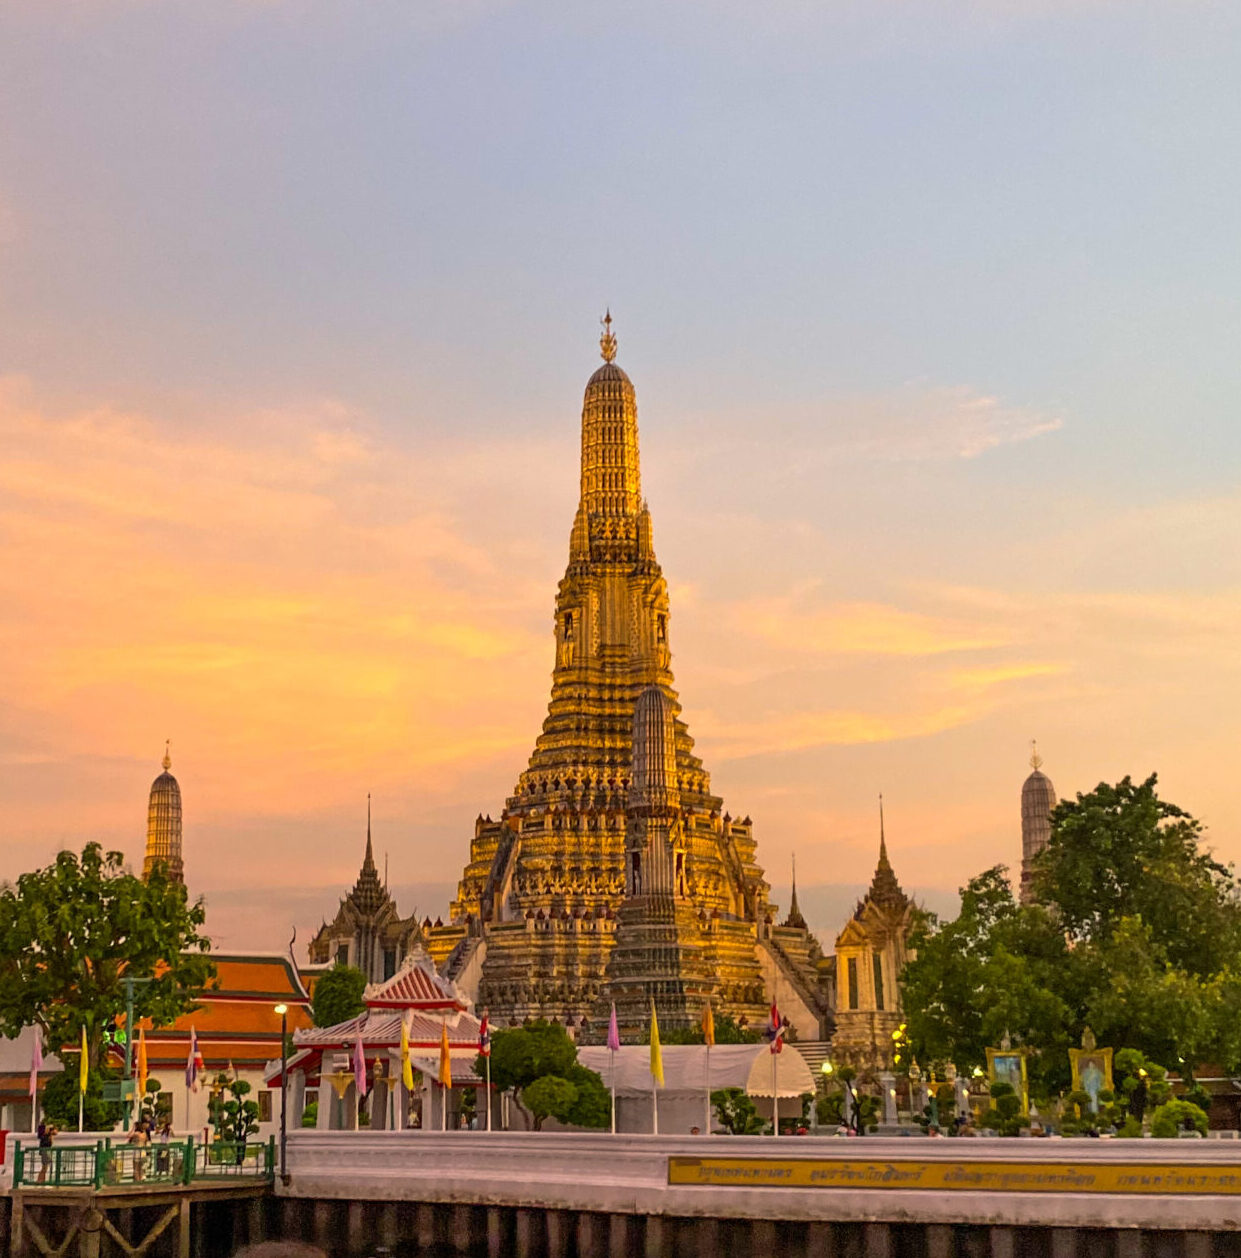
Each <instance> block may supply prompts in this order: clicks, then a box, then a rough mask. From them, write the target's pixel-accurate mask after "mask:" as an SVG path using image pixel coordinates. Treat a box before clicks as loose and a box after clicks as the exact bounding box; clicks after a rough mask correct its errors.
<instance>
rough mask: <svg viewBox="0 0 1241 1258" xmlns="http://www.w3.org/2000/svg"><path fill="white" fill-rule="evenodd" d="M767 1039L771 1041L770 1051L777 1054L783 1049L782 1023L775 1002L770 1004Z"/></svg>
mask: <svg viewBox="0 0 1241 1258" xmlns="http://www.w3.org/2000/svg"><path fill="white" fill-rule="evenodd" d="M767 1038H768V1039H769V1040H770V1041H771V1051H772V1052H773V1053H778V1052H780V1051H781V1050H782V1049H783V1048H784V1022H783V1020H782V1019H781V1017H780V1011H779V1010H778V1009H777V1008H776V1002H775V1001H774V1000H773V1001H772V1002H771V1021H770V1023H769V1024H768V1026H767Z"/></svg>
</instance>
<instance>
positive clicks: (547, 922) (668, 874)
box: [423, 314, 831, 1040]
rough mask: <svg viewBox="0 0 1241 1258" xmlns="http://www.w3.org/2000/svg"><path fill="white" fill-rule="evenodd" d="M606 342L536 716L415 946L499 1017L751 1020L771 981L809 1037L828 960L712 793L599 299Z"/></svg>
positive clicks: (589, 407)
mask: <svg viewBox="0 0 1241 1258" xmlns="http://www.w3.org/2000/svg"><path fill="white" fill-rule="evenodd" d="M600 346H601V349H602V355H603V360H604V361H603V365H602V366H601V367H599V368H598V370H597V371H595V373H594V374H593V375H592V376H591V377H590V379H589V381H588V382H587V385H586V393H585V398H584V401H583V405H582V420H581V496H580V501H579V505H578V509H577V513H576V515H575V517H574V520H573V527H572V530H571V532H570V535H569V563H568V567H567V568H566V570H565V574H564V577H563V579H562V580H561V582H560V586H559V589H558V591H557V596H556V606H555V614H554V618H553V625H552V628H553V639H554V660H555V664H554V669H553V672H552V690H551V701H550V703H549V705H548V713H547V718H546V720H545V721H544V722H543V729H542V732H541V733H540V734H539V735H538V737H537V738H536V740H535V745H534V750H533V752H532V754H531V756H530V760H529V763H528V764H527V766H526V768H525V770H524V771H523V772H522V773H521V774H520V776H519V777H518V779H517V783H516V785H515V787H514V789H513V793H512V795H511V796H510V797H509V798H508V800H507V801H506V802H505V805H504V809H503V811H502V812H501V814H500V816H499V818H498V819H497V820H494V821H493V820H492V819H491V817H490V816H488V817H485V818H484V817H482V816H481V815H480V816H479V818H478V820H477V821H476V822H475V826H474V837H473V840H472V842H471V844H470V856H469V862H468V864H467V865H466V867H465V871H464V873H463V874H462V877H461V880H460V883H459V885H458V890H457V897H456V899H455V900H454V901H453V903H452V905H451V910H450V915H449V921H448V922H447V923H446V924H443V925H440V924H435V925H429V924H428V923H424V924H423V934H424V937H425V945H426V947H427V949H428V951H429V952H430V953H431V955H432V956H433V957H434V958H435V960H436V961H437V962H438V963H439V964H440V965H441V966H442V968H443V970H444V972H445V973H446V974H447V976H448V977H450V978H452V979H454V980H455V981H457V982H458V983H459V984H460V985H461V987H462V988H463V990H465V991H467V992H468V993H469V994H471V995H472V996H474V997H475V998H476V1000H477V1002H478V1004H479V1006H480V1007H485V1008H487V1009H488V1010H489V1011H490V1015H491V1018H492V1021H493V1023H494V1024H496V1025H501V1026H502V1025H504V1024H505V1023H512V1022H521V1021H523V1020H524V1019H526V1018H532V1017H533V1018H537V1017H544V1018H555V1019H557V1020H559V1021H561V1022H564V1023H566V1024H569V1025H579V1024H580V1023H581V1021H582V1019H583V1018H586V1019H588V1020H593V1019H596V1018H597V1017H598V1016H599V1014H600V1011H606V1010H607V1008H608V1006H609V1004H610V1002H611V1001H612V1000H613V999H615V998H617V997H618V996H620V995H621V994H622V993H625V994H626V995H625V998H624V999H623V1000H621V999H618V1001H617V1003H618V1009H619V1007H620V1006H621V1005H622V1004H624V1006H625V1008H626V1009H627V1010H628V1009H630V1007H631V1006H632V1008H633V1011H634V1012H633V1015H632V1018H627V1021H630V1022H633V1021H634V1020H636V1019H637V1017H638V1014H637V1004H638V1002H639V999H640V1000H646V1001H647V1004H646V1010H647V1012H646V1014H645V1015H644V1016H643V1018H642V1022H643V1025H645V1021H646V1018H647V1017H649V996H650V995H651V994H653V995H654V997H655V1000H656V1005H657V1007H658V1010H659V1016H660V1019H661V1022H664V1021H665V1019H666V1020H667V1021H666V1025H668V1026H670V1027H672V1026H683V1025H688V1024H691V1023H692V1024H696V1023H697V1022H698V1020H699V1018H700V1017H701V1014H702V1007H701V1006H702V1002H703V1000H704V999H705V998H706V997H707V996H708V995H709V996H710V997H711V999H712V1000H713V1003H714V1007H715V1010H716V1012H717V1014H718V1013H727V1014H731V1015H733V1016H734V1017H746V1018H748V1019H749V1020H750V1021H751V1022H754V1021H755V1019H756V1018H757V1019H758V1020H759V1021H760V1024H761V1023H763V1022H765V1021H766V1017H767V1011H768V1009H769V1006H770V1004H771V1001H772V999H773V997H774V998H778V1000H779V1001H780V1007H781V1010H782V1011H783V1012H787V1013H788V1014H789V1016H790V1017H791V1019H792V1022H793V1024H794V1027H795V1029H796V1033H797V1034H798V1035H800V1037H801V1038H803V1039H813V1040H819V1039H822V1038H824V1037H825V1035H826V1033H827V1028H828V1025H829V1023H830V1006H831V993H830V980H829V978H828V977H827V976H828V974H829V972H830V967H824V966H820V965H819V961H820V960H821V953H820V950H819V947H818V944H817V942H816V941H815V939H814V937H813V936H812V935H811V934H810V932H809V931H808V930H807V929H806V927H805V924H804V922H800V915H798V918H799V922H800V924H794V923H792V922H791V919H790V921H786V922H785V923H784V924H783V925H781V926H777V925H775V918H776V906H775V905H773V904H772V903H771V900H770V887H769V885H768V883H767V881H766V879H765V877H764V875H763V870H762V868H761V867H760V866H759V864H758V862H757V860H756V855H755V847H756V845H755V840H754V836H753V832H752V829H751V823H750V819H749V817H745V818H744V819H740V820H738V819H735V818H734V817H733V816H731V815H730V814H729V813H728V812H726V811H725V809H724V804H723V801H722V800H721V799H720V798H719V797H718V796H716V795H713V794H712V792H711V779H710V776H709V775H708V773H707V771H706V769H705V768H704V766H703V763H702V761H701V760H700V759H699V758H698V756H696V755H695V754H694V742H693V739H692V738H691V737H690V734H689V729H688V728H687V726H686V723H685V720H684V719H683V716H682V711H681V703H680V700H679V698H678V696H677V692H676V690H675V688H674V683H673V676H672V666H671V658H672V657H671V645H670V644H671V612H670V608H669V603H668V587H667V584H666V583H665V581H664V576H663V573H662V571H661V569H660V566H659V561H658V560H657V559H656V557H655V547H654V540H653V533H652V527H651V515H650V511H649V510H648V508H647V505H646V503H645V501H644V500H643V497H642V485H641V475H640V468H639V460H638V412H637V403H636V398H635V394H634V387H633V384H632V382H631V381H630V379H629V377H628V376H627V375H626V374H625V372H624V371H623V370H622V369H621V368H620V367H619V366H618V365H617V363H616V361H615V359H616V337H615V336H614V335H613V333H612V328H611V316H610V314H609V315H608V316H607V317H606V318H605V320H604V332H603V336H602V337H601V340H600ZM644 692H646V693H647V694H648V695H650V696H651V697H650V698H648V699H647V700H646V701H645V703H646V709H647V710H646V716H645V718H644V719H645V720H647V722H648V725H649V730H650V732H651V737H652V738H654V739H655V740H656V742H657V743H658V746H657V748H656V747H655V745H654V744H652V749H651V756H650V757H648V759H647V761H646V762H645V763H646V764H647V766H648V768H650V769H651V771H652V772H654V771H655V768H656V767H657V774H656V776H657V777H658V786H652V785H651V781H652V779H651V778H650V776H649V774H648V777H647V784H646V786H645V787H643V788H642V789H641V790H639V791H638V792H635V790H634V786H635V783H634V781H633V777H634V772H635V768H634V721H635V705H636V702H637V700H638V697H639V696H640V695H643V694H644ZM639 715H641V714H639ZM651 757H654V758H653V759H652V758H651ZM652 792H653V793H652ZM656 798H657V801H658V807H656V806H655V803H653V802H652V801H653V800H656ZM635 810H636V811H635ZM652 810H653V811H652ZM653 828H654V829H656V830H659V831H660V838H659V843H658V844H657V845H656V846H657V848H658V851H659V852H660V853H662V855H660V856H659V857H658V859H657V860H656V861H655V865H654V866H652V865H650V864H646V865H644V864H643V861H644V860H645V861H650V860H652V859H655V858H654V857H653V856H652V855H651V852H652V851H653V850H654V849H650V847H649V844H650V842H651V840H652V834H651V831H652V829H653ZM627 835H628V836H629V838H628V852H627V837H626V836H627ZM644 853H646V855H644ZM668 862H671V863H668ZM665 866H666V867H665ZM652 878H658V879H659V882H658V884H657V886H658V891H659V894H660V896H661V897H663V899H662V900H661V903H660V906H659V910H658V912H659V914H662V915H663V918H666V919H667V920H662V919H661V920H662V924H661V925H660V927H659V929H658V930H655V929H653V928H652V927H651V916H650V914H651V911H652V910H653V905H652V904H651V903H646V904H645V905H644V906H640V905H638V904H636V903H635V902H634V896H635V894H637V895H639V896H641V895H643V894H645V893H644V892H643V890H642V888H643V887H645V888H646V891H647V892H649V891H650V890H651V888H652V886H653V884H652V882H651V881H650V880H651V879H652ZM643 880H645V882H644V881H643ZM665 884H667V885H665ZM635 887H637V889H638V890H637V891H636V892H635ZM644 914H645V917H644V916H643V915H644ZM657 916H658V914H657ZM643 921H645V923H646V924H645V925H643V924H642V923H643ZM635 932H636V933H635ZM644 932H645V933H644ZM661 932H662V935H661ZM669 932H671V933H669ZM664 936H667V937H666V938H664ZM644 938H645V942H643V940H644ZM659 938H662V939H663V942H662V943H658V942H657V940H658V939H659ZM670 941H671V942H672V943H673V946H672V947H671V952H670V953H668V952H665V953H664V954H662V955H661V956H660V957H659V958H656V956H655V951H658V949H659V948H660V947H664V946H665V945H668V944H669V943H670ZM670 956H671V958H672V961H671V969H669V964H670V961H669V957H670ZM640 993H645V994H640ZM629 1029H630V1030H631V1031H633V1030H636V1027H635V1026H630V1028H629Z"/></svg>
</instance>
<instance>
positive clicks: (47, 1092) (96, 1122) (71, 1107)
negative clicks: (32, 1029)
mask: <svg viewBox="0 0 1241 1258" xmlns="http://www.w3.org/2000/svg"><path fill="white" fill-rule="evenodd" d="M78 1056H79V1055H78V1054H77V1053H66V1054H65V1056H64V1058H63V1059H62V1060H63V1061H64V1067H65V1068H64V1069H63V1070H62V1071H61V1072H60V1074H58V1075H52V1077H51V1078H50V1079H49V1080H48V1081H47V1084H46V1085H45V1086H44V1089H43V1092H42V1094H41V1096H40V1103H41V1105H42V1108H43V1117H44V1118H46V1119H47V1120H48V1121H49V1122H52V1123H55V1124H56V1126H57V1127H59V1128H60V1130H61V1131H77V1129H78V1086H79V1085H78V1078H79V1076H78ZM103 1083H104V1072H102V1071H100V1070H92V1071H91V1072H90V1075H89V1076H88V1078H87V1080H86V1095H85V1097H83V1104H82V1114H83V1123H84V1125H85V1127H86V1130H87V1131H111V1130H112V1128H113V1127H115V1126H116V1124H117V1123H119V1122H120V1121H121V1116H122V1115H123V1113H124V1106H122V1105H120V1104H117V1103H116V1102H112V1101H105V1100H104V1099H103Z"/></svg>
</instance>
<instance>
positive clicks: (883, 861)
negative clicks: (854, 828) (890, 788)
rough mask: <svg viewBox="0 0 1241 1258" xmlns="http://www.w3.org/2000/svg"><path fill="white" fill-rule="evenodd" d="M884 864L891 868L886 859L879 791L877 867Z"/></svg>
mask: <svg viewBox="0 0 1241 1258" xmlns="http://www.w3.org/2000/svg"><path fill="white" fill-rule="evenodd" d="M885 865H887V867H888V868H889V869H891V868H892V865H891V862H890V861H889V860H888V839H887V835H885V834H884V832H883V792H882V791H880V792H879V868H880V869H882V868H883V867H884V866H885Z"/></svg>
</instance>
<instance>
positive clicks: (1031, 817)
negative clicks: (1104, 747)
mask: <svg viewBox="0 0 1241 1258" xmlns="http://www.w3.org/2000/svg"><path fill="white" fill-rule="evenodd" d="M1042 765H1043V757H1042V756H1040V755H1039V754H1038V746H1037V745H1036V744H1034V743H1031V744H1030V768H1031V770H1033V771H1032V772H1031V774H1030V776H1029V777H1028V778H1026V780H1025V782H1024V783H1023V784H1022V787H1021V888H1020V895H1021V902H1022V903H1023V904H1029V903H1030V901H1031V900H1032V899H1033V898H1034V860H1035V858H1036V857H1037V856H1038V854H1039V853H1040V852H1041V851H1042V850H1043V849H1044V848H1045V847H1046V846H1047V844H1048V843H1050V842H1051V812H1052V809H1053V808H1055V806H1056V788H1055V787H1054V786H1052V784H1051V778H1049V777H1048V776H1047V774H1046V773H1044V772H1043V771H1042Z"/></svg>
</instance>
